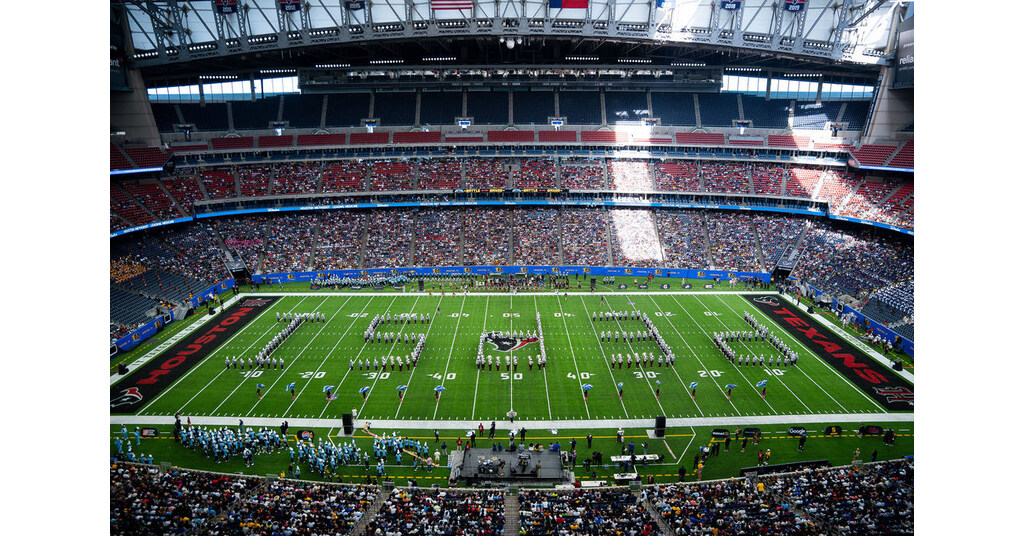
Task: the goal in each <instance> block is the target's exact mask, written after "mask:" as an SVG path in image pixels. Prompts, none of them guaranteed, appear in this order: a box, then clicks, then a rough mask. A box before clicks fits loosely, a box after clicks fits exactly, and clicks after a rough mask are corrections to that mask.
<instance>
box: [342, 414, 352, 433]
mask: <svg viewBox="0 0 1024 536" xmlns="http://www.w3.org/2000/svg"><path fill="white" fill-rule="evenodd" d="M341 427H342V429H343V430H344V432H345V435H347V436H350V435H352V433H353V432H355V426H353V425H352V414H351V413H342V414H341Z"/></svg>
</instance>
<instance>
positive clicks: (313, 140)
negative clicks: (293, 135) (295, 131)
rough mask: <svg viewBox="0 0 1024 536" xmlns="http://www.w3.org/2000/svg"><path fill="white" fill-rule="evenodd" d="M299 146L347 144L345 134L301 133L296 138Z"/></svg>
mask: <svg viewBox="0 0 1024 536" xmlns="http://www.w3.org/2000/svg"><path fill="white" fill-rule="evenodd" d="M295 144H296V145H298V146H299V147H319V146H324V145H345V135H344V134H299V135H298V138H297V140H296V143H295Z"/></svg>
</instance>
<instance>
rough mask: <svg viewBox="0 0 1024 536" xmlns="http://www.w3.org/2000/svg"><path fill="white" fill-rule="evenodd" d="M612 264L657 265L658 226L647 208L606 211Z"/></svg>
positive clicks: (660, 255)
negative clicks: (609, 223)
mask: <svg viewBox="0 0 1024 536" xmlns="http://www.w3.org/2000/svg"><path fill="white" fill-rule="evenodd" d="M608 212H609V216H610V217H611V223H612V225H611V235H612V264H613V265H614V266H661V264H662V261H663V260H664V255H663V254H662V251H661V247H660V246H659V244H658V229H657V228H656V227H655V225H654V217H653V216H652V215H651V211H649V210H639V209H613V210H609V211H608Z"/></svg>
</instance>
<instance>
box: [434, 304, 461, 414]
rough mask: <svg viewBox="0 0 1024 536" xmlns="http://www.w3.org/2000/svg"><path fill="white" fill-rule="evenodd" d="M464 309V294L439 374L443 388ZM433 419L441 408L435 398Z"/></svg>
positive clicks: (439, 401) (438, 400)
mask: <svg viewBox="0 0 1024 536" xmlns="http://www.w3.org/2000/svg"><path fill="white" fill-rule="evenodd" d="M465 308H466V294H465V293H463V295H462V306H461V307H459V317H458V319H456V320H455V335H453V336H452V347H451V349H449V350H448V360H447V361H445V363H444V372H443V373H442V374H441V387H444V380H445V377H446V376H447V375H448V365H449V364H450V363H451V362H452V353H454V352H455V339H457V338H458V337H459V324H460V323H461V322H462V311H463V310H464V309H465ZM435 401H436V403H435V404H434V418H435V419H436V418H437V409H438V408H440V407H441V399H440V398H436V397H435Z"/></svg>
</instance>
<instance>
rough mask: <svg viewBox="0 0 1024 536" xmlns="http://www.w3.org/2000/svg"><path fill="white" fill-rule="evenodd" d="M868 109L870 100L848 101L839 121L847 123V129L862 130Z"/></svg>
mask: <svg viewBox="0 0 1024 536" xmlns="http://www.w3.org/2000/svg"><path fill="white" fill-rule="evenodd" d="M870 109H871V101H870V100H861V101H848V102H847V103H846V110H844V111H843V118H842V119H841V121H842V122H844V123H847V124H848V125H847V128H848V129H849V130H856V131H861V130H864V123H866V122H867V120H868V111H869V110H870Z"/></svg>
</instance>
